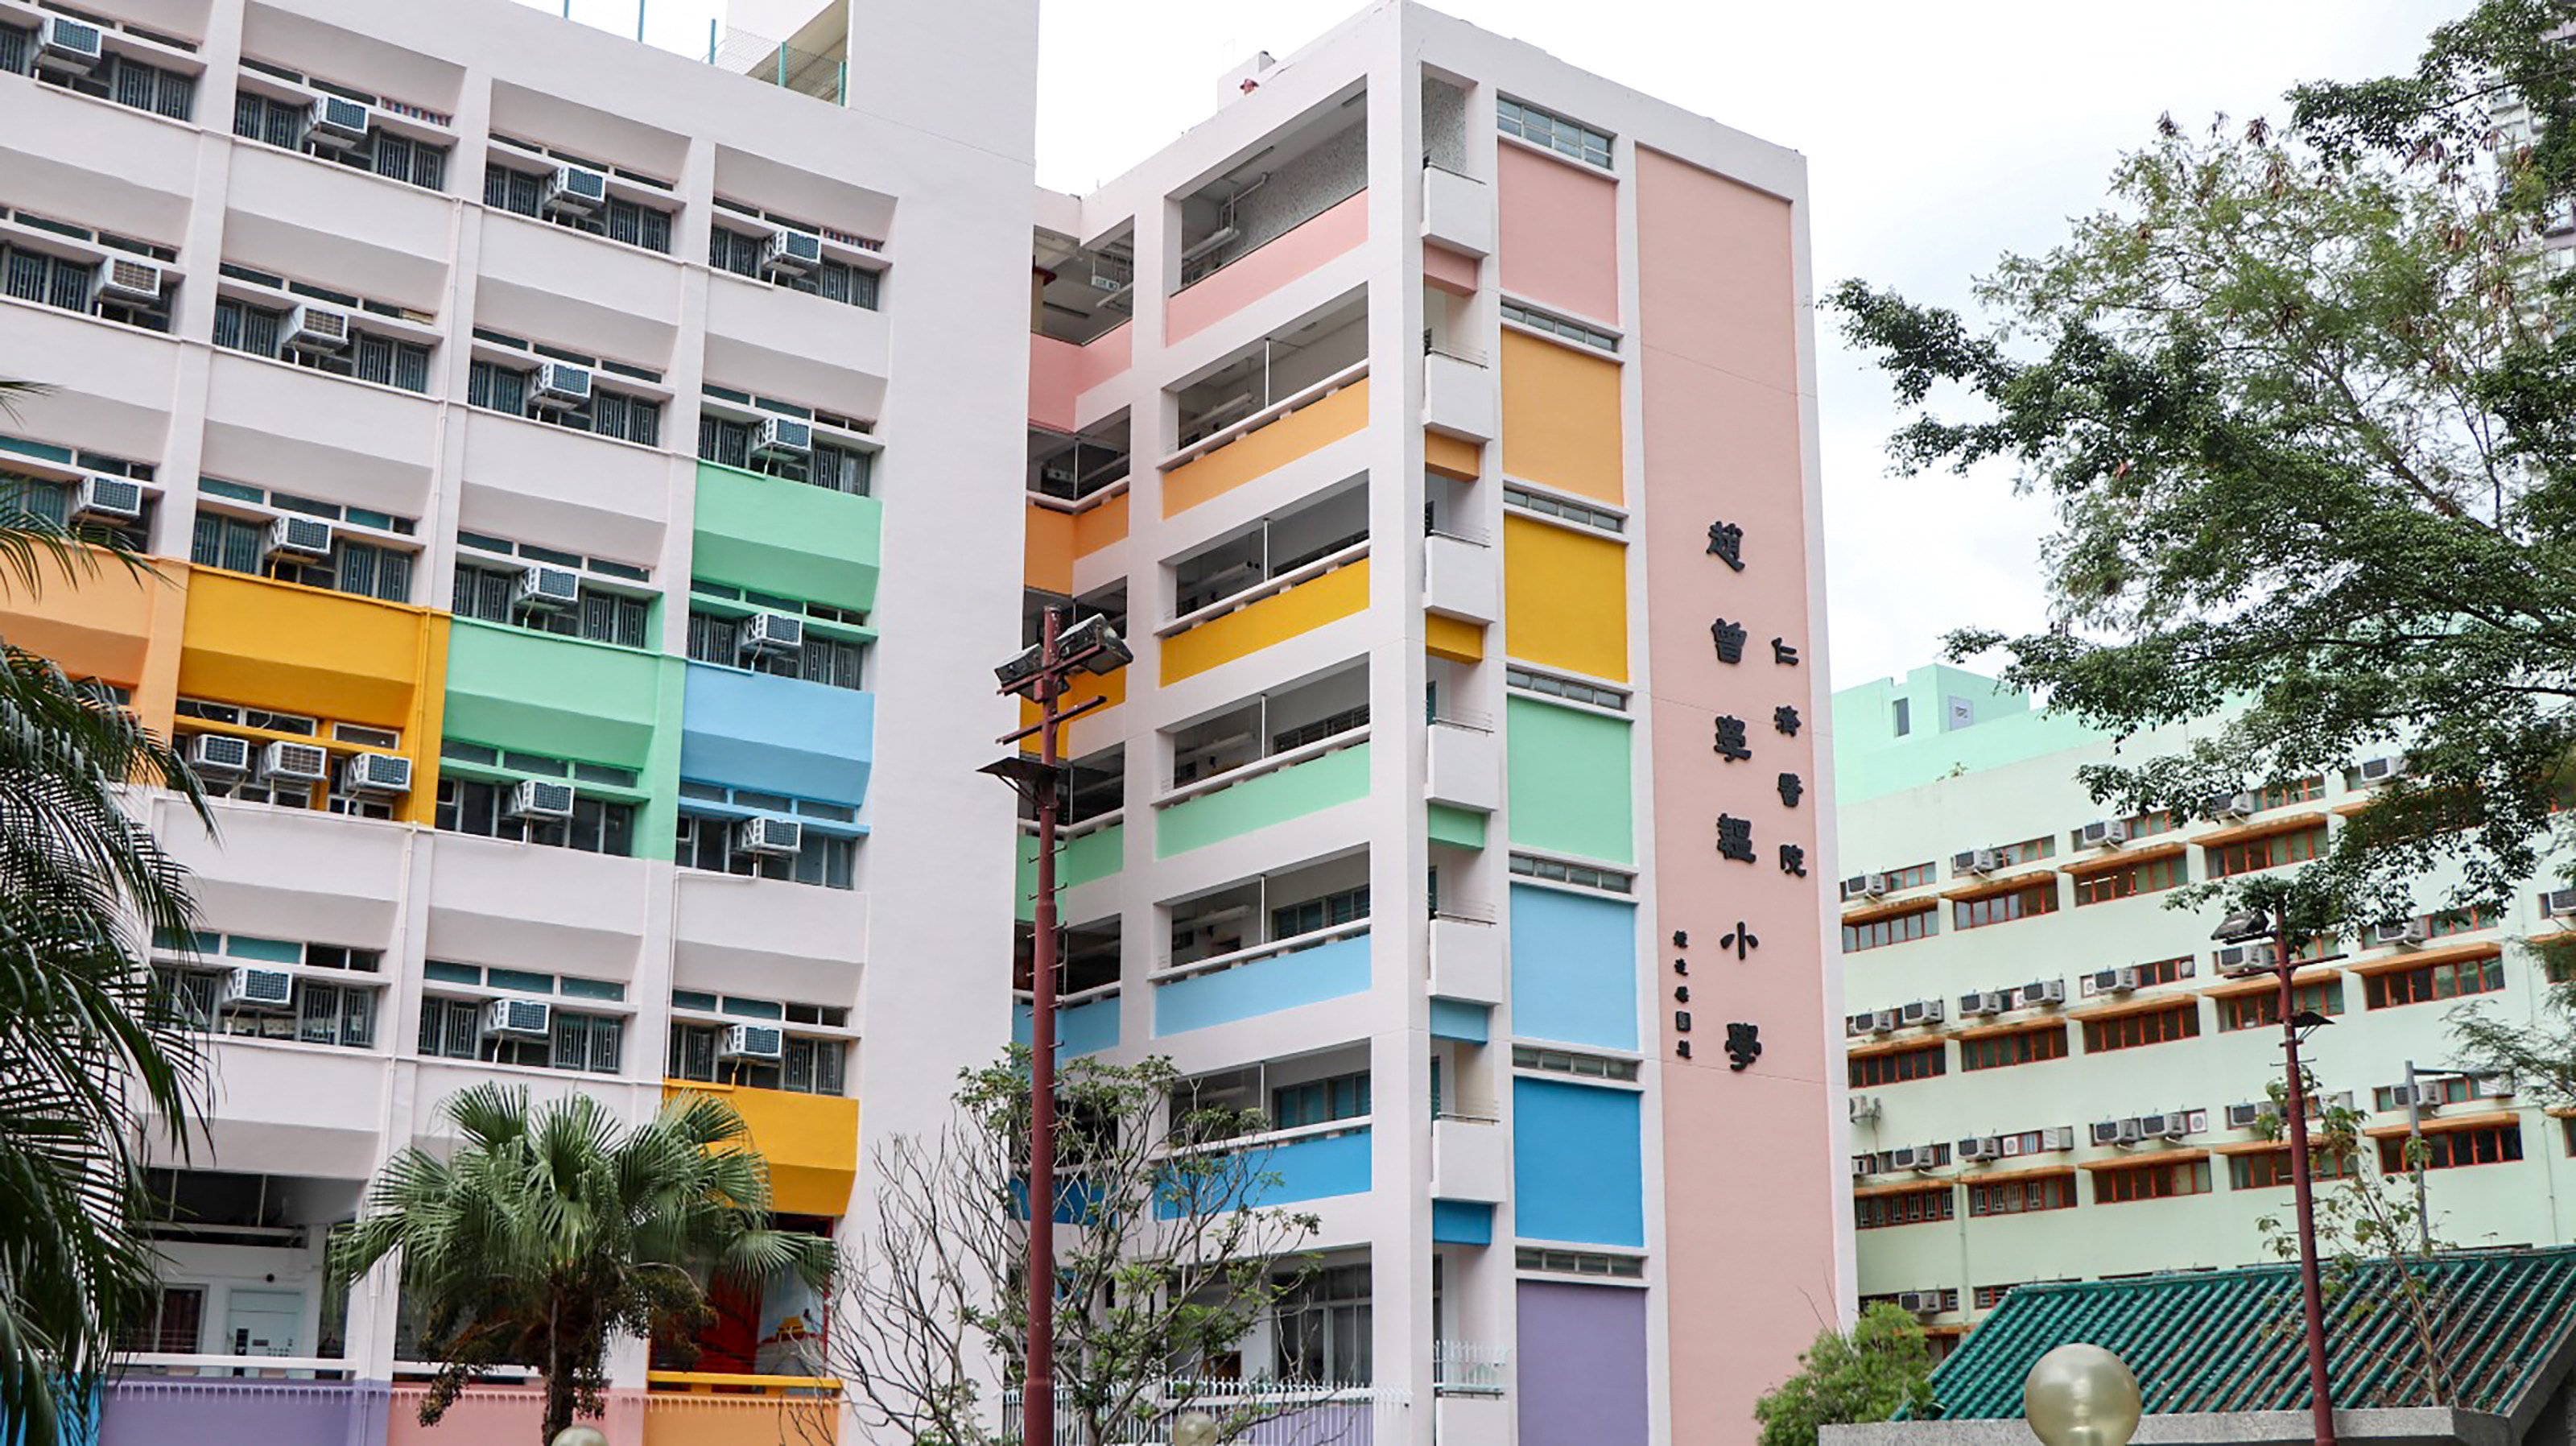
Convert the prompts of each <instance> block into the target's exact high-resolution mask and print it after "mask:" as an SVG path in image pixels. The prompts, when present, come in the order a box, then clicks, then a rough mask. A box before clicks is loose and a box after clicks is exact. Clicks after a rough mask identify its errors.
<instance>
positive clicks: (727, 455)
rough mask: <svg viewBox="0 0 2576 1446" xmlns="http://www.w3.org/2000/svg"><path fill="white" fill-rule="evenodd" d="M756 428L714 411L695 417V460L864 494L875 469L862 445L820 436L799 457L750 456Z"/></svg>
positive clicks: (830, 489)
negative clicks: (696, 441) (696, 432)
mask: <svg viewBox="0 0 2576 1446" xmlns="http://www.w3.org/2000/svg"><path fill="white" fill-rule="evenodd" d="M759 430H760V427H759V424H758V423H755V422H744V421H737V420H735V419H734V418H732V417H721V416H717V415H715V414H714V413H711V412H709V413H701V414H700V415H699V417H698V459H699V460H700V461H704V462H713V463H716V464H717V465H719V466H724V467H739V468H741V469H742V470H744V471H746V472H765V473H767V474H769V475H770V476H772V477H784V478H786V479H787V480H789V481H791V482H803V483H806V484H807V485H809V486H814V487H820V488H823V489H824V490H826V491H830V492H847V493H850V494H852V495H853V496H858V497H865V496H867V495H868V485H869V481H870V478H871V476H872V474H873V473H874V471H875V468H876V454H875V453H873V452H869V451H866V450H864V449H862V448H858V447H852V446H848V445H845V444H843V443H839V442H834V441H832V440H830V439H829V438H827V437H824V436H822V435H819V434H818V435H816V436H815V438H814V448H813V451H812V452H811V453H810V454H808V455H807V456H803V457H756V456H753V455H752V451H751V444H752V439H753V434H755V433H757V432H758V431H759Z"/></svg>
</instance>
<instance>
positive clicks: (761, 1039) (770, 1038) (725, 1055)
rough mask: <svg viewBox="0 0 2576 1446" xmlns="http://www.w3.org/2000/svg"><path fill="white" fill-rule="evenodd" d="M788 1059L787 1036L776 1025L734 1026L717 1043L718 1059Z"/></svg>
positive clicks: (726, 1030) (726, 1028)
mask: <svg viewBox="0 0 2576 1446" xmlns="http://www.w3.org/2000/svg"><path fill="white" fill-rule="evenodd" d="M786 1057H787V1034H786V1032H785V1031H784V1030H781V1029H780V1028H779V1027H778V1026H777V1025H774V1024H734V1025H727V1026H726V1027H725V1032H724V1037H723V1038H722V1039H720V1040H718V1041H716V1058H718V1059H761V1060H773V1061H775V1060H781V1059H785V1058H786Z"/></svg>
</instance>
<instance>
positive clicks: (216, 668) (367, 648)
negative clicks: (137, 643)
mask: <svg viewBox="0 0 2576 1446" xmlns="http://www.w3.org/2000/svg"><path fill="white" fill-rule="evenodd" d="M431 618H432V614H430V613H429V612H428V611H427V610H426V609H422V608H414V607H404V606H401V605H399V604H395V603H383V602H375V601H373V600H370V599H367V598H361V597H352V596H350V595H349V594H346V593H337V592H328V591H324V590H322V589H319V588H309V587H298V586H296V585H294V584H292V583H283V582H271V581H269V580H268V579H266V578H257V577H248V576H244V575H243V574H241V573H234V572H221V571H217V570H215V569H213V568H203V567H201V568H197V569H195V576H194V577H193V578H192V579H191V580H190V582H189V584H188V629H187V633H186V637H185V641H184V652H183V653H182V655H181V657H180V660H179V691H180V692H182V693H185V694H188V695H190V696H192V697H201V698H213V699H217V700H219V701H222V702H227V703H254V704H258V705H259V706H261V707H265V708H282V709H287V710H289V711H292V712H297V713H311V714H315V715H317V716H319V717H323V718H332V719H337V720H339V721H341V722H344V723H369V724H373V725H375V726H376V727H379V728H408V727H410V726H412V724H413V721H414V719H415V718H416V717H417V713H416V711H415V703H414V700H413V696H412V695H413V693H414V691H415V690H416V689H417V688H418V686H419V682H420V678H421V672H420V670H421V669H422V668H423V667H424V666H425V665H426V664H427V662H428V657H427V640H426V634H427V632H428V631H429V629H430V626H431ZM441 625H442V626H443V620H441ZM434 681H435V682H436V683H437V684H439V685H441V686H443V685H444V683H445V679H444V678H443V677H441V678H439V679H437V680H434ZM432 751H435V749H433V750H432Z"/></svg>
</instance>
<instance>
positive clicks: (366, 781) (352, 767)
mask: <svg viewBox="0 0 2576 1446" xmlns="http://www.w3.org/2000/svg"><path fill="white" fill-rule="evenodd" d="M340 791H341V792H342V793H347V794H354V795H356V796H358V797H361V798H386V797H391V796H393V795H395V794H403V793H409V792H411V760H410V759H408V758H405V757H403V756H402V755H401V754H399V753H361V754H358V755H356V756H355V757H353V758H351V759H350V760H349V761H348V762H346V763H343V764H341V765H340Z"/></svg>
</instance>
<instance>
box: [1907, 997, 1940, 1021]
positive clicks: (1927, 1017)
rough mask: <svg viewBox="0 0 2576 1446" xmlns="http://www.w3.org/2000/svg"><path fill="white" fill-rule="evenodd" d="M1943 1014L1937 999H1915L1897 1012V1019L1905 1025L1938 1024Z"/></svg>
mask: <svg viewBox="0 0 2576 1446" xmlns="http://www.w3.org/2000/svg"><path fill="white" fill-rule="evenodd" d="M1945 1012H1946V1011H1945V1010H1944V1009H1943V1008H1942V1006H1941V1001H1940V1000H1938V999H1917V1000H1915V1001H1914V1002H1913V1003H1911V1004H1908V1005H1906V1006H1905V1007H1904V1008H1903V1009H1901V1010H1899V1011H1898V1019H1899V1021H1900V1022H1902V1023H1905V1024H1939V1023H1940V1022H1941V1017H1942V1015H1943V1014H1944V1013H1945Z"/></svg>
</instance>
